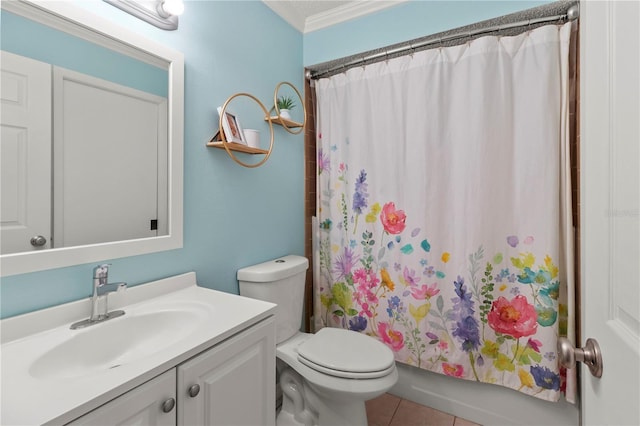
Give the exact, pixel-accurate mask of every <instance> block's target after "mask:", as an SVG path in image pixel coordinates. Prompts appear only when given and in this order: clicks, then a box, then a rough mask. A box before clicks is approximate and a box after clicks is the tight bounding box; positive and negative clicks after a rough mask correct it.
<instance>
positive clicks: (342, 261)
mask: <svg viewBox="0 0 640 426" xmlns="http://www.w3.org/2000/svg"><path fill="white" fill-rule="evenodd" d="M342 253H343V254H342V255H338V257H337V258H336V260H335V262H334V264H333V272H335V273H336V274H337V276H336V278H335V279H336V281H340V280H341V279H343V278H346V277H347V276H349V274H351V270H352V269H353V266H354V265H355V264H356V262H357V261H358V259H357V257H356V256H355V254H354V253H353V251H352V250H351V249H349V248H348V247H344V250H343V252H342Z"/></svg>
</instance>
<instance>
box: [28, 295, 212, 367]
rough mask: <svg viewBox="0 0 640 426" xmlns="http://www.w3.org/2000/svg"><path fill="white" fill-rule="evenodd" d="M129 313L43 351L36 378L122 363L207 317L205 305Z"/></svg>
mask: <svg viewBox="0 0 640 426" xmlns="http://www.w3.org/2000/svg"><path fill="white" fill-rule="evenodd" d="M182 305H183V306H179V307H174V308H172V309H164V310H159V311H153V312H142V313H135V312H134V313H130V312H127V313H126V314H125V315H124V316H122V317H119V318H114V319H111V320H108V321H105V322H104V323H100V324H96V325H93V326H90V327H88V328H85V329H81V330H72V331H71V332H70V333H69V334H68V338H67V339H66V340H63V341H62V342H60V343H58V344H57V345H56V346H54V347H53V348H51V349H50V350H48V351H46V352H45V353H43V354H42V355H40V356H39V357H38V358H37V359H36V360H35V361H34V362H33V364H32V365H31V368H30V369H29V373H30V374H31V375H32V376H33V377H36V378H47V379H50V378H73V377H86V376H88V375H91V374H94V373H97V372H100V371H104V370H109V369H113V368H117V367H120V366H121V365H123V364H127V363H130V362H134V361H137V360H139V359H141V358H144V357H147V356H150V355H153V354H155V353H157V352H159V351H162V350H164V349H165V348H167V347H168V346H171V345H173V344H175V343H176V342H177V341H179V340H181V339H183V338H185V337H187V336H189V335H190V334H191V333H192V332H193V331H194V330H195V329H196V328H197V327H198V326H199V325H200V321H202V320H204V319H205V318H206V310H205V308H204V307H203V306H201V305H198V304H195V303H192V304H187V303H183V304H182Z"/></svg>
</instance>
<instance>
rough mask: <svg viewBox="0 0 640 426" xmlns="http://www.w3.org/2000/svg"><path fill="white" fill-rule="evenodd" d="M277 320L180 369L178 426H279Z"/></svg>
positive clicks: (270, 320) (215, 348)
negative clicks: (277, 415) (277, 410)
mask: <svg viewBox="0 0 640 426" xmlns="http://www.w3.org/2000/svg"><path fill="white" fill-rule="evenodd" d="M275 348H276V345H275V325H274V320H273V317H271V318H269V319H268V320H266V321H263V322H262V323H260V324H258V325H256V326H254V327H252V328H250V329H248V330H246V331H245V332H243V333H241V334H240V335H239V336H236V337H233V338H231V339H229V340H226V341H224V342H222V343H220V344H219V345H217V346H215V347H213V348H212V349H210V350H208V351H206V352H204V353H202V354H200V355H198V356H196V357H194V358H192V359H190V360H189V361H187V362H185V363H183V364H182V365H180V366H179V367H178V424H179V425H221V426H222V425H224V426H234V425H237V426H248V425H256V426H258V425H265V426H266V425H274V424H275V417H276V415H275V383H276V379H275V372H276V365H275V360H276V352H275Z"/></svg>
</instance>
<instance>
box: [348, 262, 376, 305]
mask: <svg viewBox="0 0 640 426" xmlns="http://www.w3.org/2000/svg"><path fill="white" fill-rule="evenodd" d="M353 283H354V284H355V286H356V291H355V292H354V293H353V296H354V299H355V300H356V301H357V302H358V303H359V304H360V305H362V304H364V303H378V296H376V294H375V292H374V290H375V288H376V287H377V286H378V284H379V283H380V280H379V279H378V277H377V276H376V274H375V272H373V271H367V270H365V269H363V268H360V269H356V270H355V271H354V272H353Z"/></svg>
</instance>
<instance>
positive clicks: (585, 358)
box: [558, 337, 602, 378]
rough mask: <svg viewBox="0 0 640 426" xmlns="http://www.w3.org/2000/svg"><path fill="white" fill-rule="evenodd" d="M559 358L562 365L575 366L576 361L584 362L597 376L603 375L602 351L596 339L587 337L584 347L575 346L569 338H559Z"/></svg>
mask: <svg viewBox="0 0 640 426" xmlns="http://www.w3.org/2000/svg"><path fill="white" fill-rule="evenodd" d="M558 358H559V361H560V365H562V366H563V367H566V368H574V366H575V365H576V362H584V363H585V364H586V365H587V367H589V371H590V372H591V374H592V375H594V376H595V377H598V378H600V377H602V352H601V351H600V345H598V342H597V341H596V339H587V343H586V344H585V345H584V348H574V347H573V345H572V344H571V342H570V341H569V339H567V338H566V337H561V338H559V339H558Z"/></svg>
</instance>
